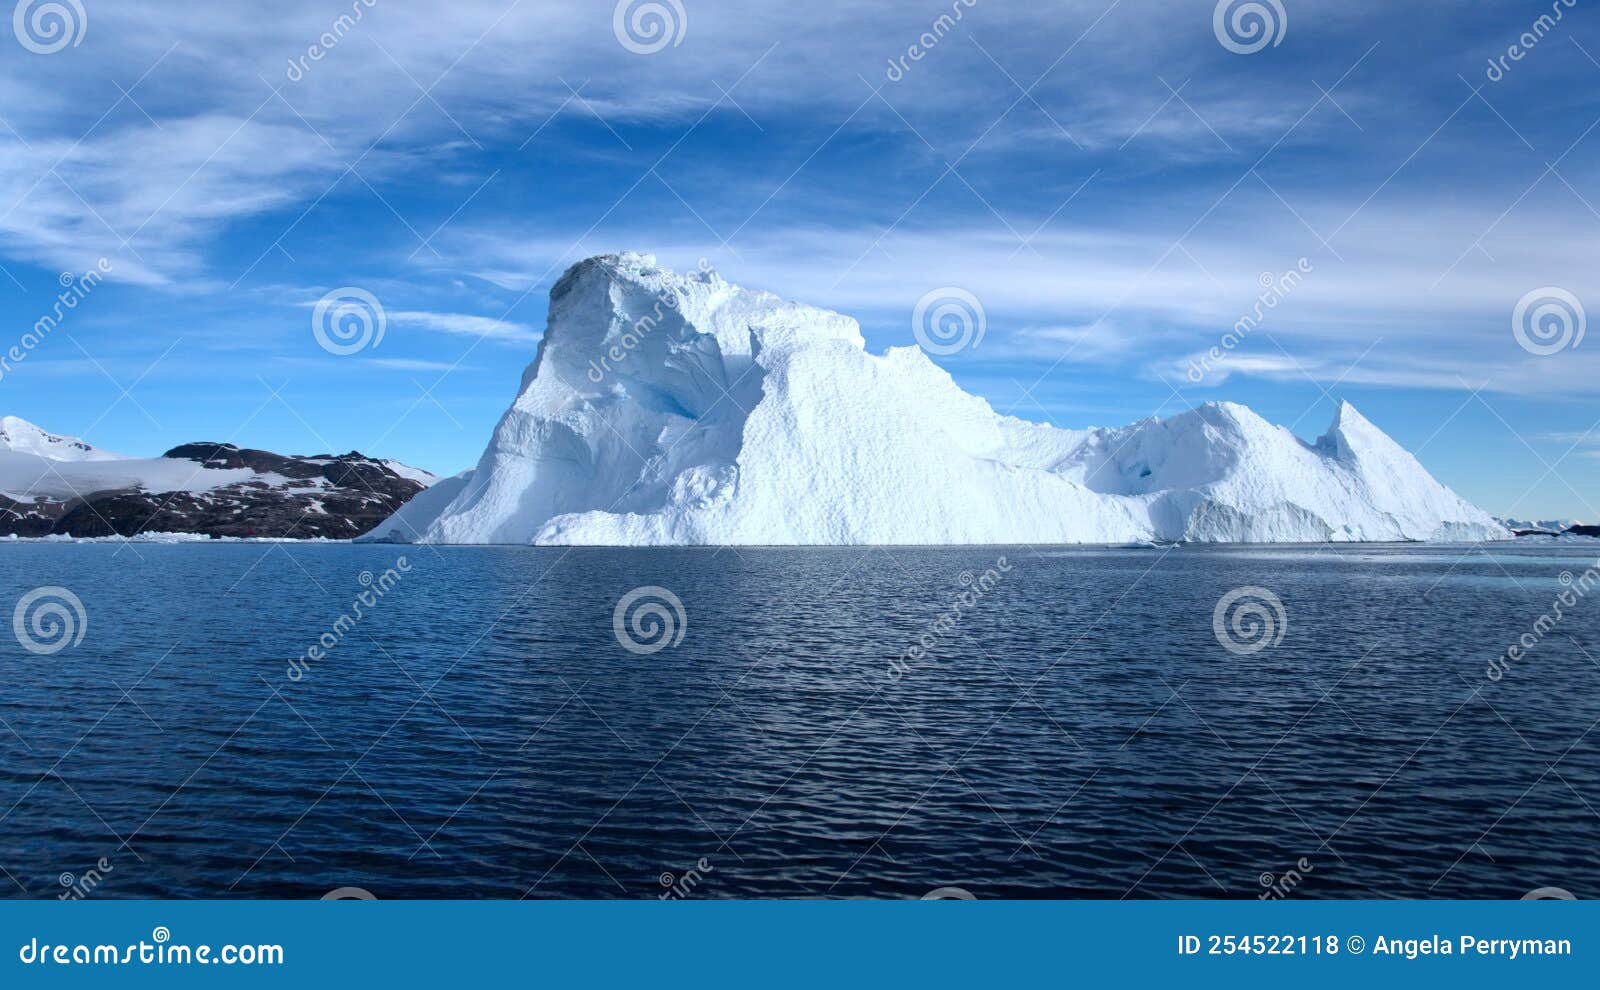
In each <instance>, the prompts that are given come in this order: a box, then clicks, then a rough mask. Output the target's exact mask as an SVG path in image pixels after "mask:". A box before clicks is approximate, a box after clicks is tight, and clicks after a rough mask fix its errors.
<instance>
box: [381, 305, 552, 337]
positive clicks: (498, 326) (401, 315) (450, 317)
mask: <svg viewBox="0 0 1600 990" xmlns="http://www.w3.org/2000/svg"><path fill="white" fill-rule="evenodd" d="M388 316H389V324H390V326H399V327H415V328H416V329H418V330H427V331H430V332H433V333H450V334H458V335H460V336H463V337H476V338H481V339H485V340H499V341H506V342H510V343H519V344H528V343H536V342H537V341H538V340H539V337H540V334H539V332H538V331H537V330H535V329H533V328H532V327H530V326H528V325H526V324H523V323H513V322H511V321H509V320H501V319H496V318H494V317H489V316H472V315H469V314H466V313H428V312H422V311H417V310H401V311H399V312H391V313H389V314H388Z"/></svg>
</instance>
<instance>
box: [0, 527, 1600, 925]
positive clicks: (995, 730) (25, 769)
mask: <svg viewBox="0 0 1600 990" xmlns="http://www.w3.org/2000/svg"><path fill="white" fill-rule="evenodd" d="M1596 547H1600V541H1597V543H1596ZM1596 556H1600V549H1593V548H1589V547H1587V546H1584V545H1579V544H1544V545H1532V546H1516V547H1491V548H1487V549H1480V548H1472V547H1459V548H1453V547H1438V546H1422V547H1372V546H1363V547H1343V548H1336V547H1307V548H1301V547H1271V548H1259V549H1222V548H1210V549H1207V548H1194V547H1182V548H1156V549H1107V550H1094V549H1084V550H1078V549H1057V548H1026V547H1009V548H960V549H937V550H928V549H911V548H871V549H869V548H855V549H739V550H737V551H735V550H727V549H724V550H699V549H683V550H602V549H573V550H562V549H526V548H461V547H441V548H428V547H392V546H350V545H261V544H231V545H174V546H154V545H128V546H118V545H110V544H97V545H31V544H22V545H7V546H3V547H0V560H3V563H0V604H3V605H4V608H5V609H6V610H7V611H8V612H13V618H14V619H16V620H17V621H15V622H14V623H13V626H12V627H11V628H10V629H5V630H0V663H3V664H4V687H3V691H0V720H3V721H0V868H3V870H4V875H3V876H0V889H4V890H6V891H7V893H9V894H10V895H11V896H15V897H34V898H50V897H77V896H87V897H206V898H214V897H244V898H257V897H284V898H316V897H322V896H324V895H326V894H328V893H330V892H332V891H335V890H345V889H346V888H355V889H356V891H364V892H367V893H370V894H371V895H373V896H376V897H380V898H410V897H430V898H521V897H569V898H571V897H579V898H658V897H669V898H676V897H697V898H699V897H874V898H917V897H923V896H926V895H929V894H930V893H932V892H935V891H938V892H939V895H938V896H966V895H968V894H970V895H971V896H974V897H978V898H995V897H1012V898H1030V897H1068V898H1076V897H1097V898H1099V897H1103V898H1121V897H1138V898H1165V897H1185V898H1188V897H1201V898H1204V897H1230V898H1256V897H1274V898H1275V897H1280V896H1286V897H1294V898H1301V897H1305V898H1345V897H1375V898H1432V897H1465V898H1517V897H1521V896H1523V895H1524V894H1526V893H1528V892H1529V891H1532V890H1535V889H1540V888H1561V889H1563V890H1566V891H1570V892H1571V893H1572V894H1573V895H1575V896H1579V897H1594V896H1600V857H1597V856H1596V854H1595V850H1596V849H1597V848H1600V841H1597V840H1600V813H1597V809H1600V736H1597V735H1595V734H1594V730H1595V729H1596V724H1597V721H1600V587H1596V588H1595V590H1594V591H1593V592H1590V593H1587V594H1583V593H1580V592H1581V591H1582V589H1583V588H1584V586H1585V584H1586V579H1585V578H1584V577H1583V575H1584V573H1585V571H1586V569H1588V568H1591V567H1593V566H1594V565H1595V563H1596V561H1595V557H1596ZM402 561H403V562H402ZM1567 582H1571V583H1570V584H1569V583H1567ZM639 588H647V589H648V588H655V589H657V590H647V591H645V592H642V593H639V594H631V593H633V592H634V591H635V589H639ZM39 589H43V590H42V591H41V590H39ZM1563 592H1566V593H1567V595H1568V598H1569V599H1570V600H1571V601H1572V602H1573V604H1570V605H1563V606H1562V612H1561V617H1560V618H1559V619H1555V620H1547V621H1546V622H1544V623H1542V624H1540V625H1538V626H1537V627H1536V623H1537V622H1538V620H1539V619H1540V617H1541V616H1545V615H1547V614H1549V613H1551V609H1552V605H1553V603H1555V602H1557V600H1558V598H1557V596H1559V595H1561V594H1562V593H1563ZM64 593H66V594H64ZM362 594H365V596H366V599H365V601H364V602H363V601H361V600H360V599H359V598H358V596H359V595H362ZM1224 599H1228V600H1229V601H1230V602H1232V605H1231V607H1229V609H1228V610H1227V611H1225V612H1224V614H1223V615H1222V616H1221V620H1220V624H1219V622H1218V621H1217V619H1218V616H1217V614H1216V612H1217V607H1218V603H1219V602H1221V601H1223V600H1224ZM619 602H621V603H622V604H623V614H622V615H621V616H620V620H621V631H620V632H619V630H618V625H617V622H616V621H615V620H617V619H618V618H619V616H618V615H617V610H618V605H619ZM358 603H359V604H360V609H359V612H360V615H359V618H357V617H355V615H356V611H357V609H356V607H355V606H356V605H357V604H358ZM52 605H53V606H55V610H54V611H51V608H52ZM17 608H20V611H21V614H20V615H18V614H16V612H15V611H14V609H17ZM80 608H81V610H80ZM1241 610H1242V611H1241ZM341 617H343V618H342V619H341ZM1234 619H1237V620H1238V625H1237V626H1235V625H1234V624H1233V623H1234ZM35 620H37V621H38V623H40V624H38V625H36V624H35ZM635 620H636V623H635ZM1219 625H1220V628H1219ZM1524 635H1526V636H1528V637H1529V638H1530V640H1531V641H1532V642H1533V644H1534V645H1533V646H1532V647H1531V648H1529V649H1527V650H1526V652H1525V653H1524V654H1523V655H1522V656H1521V657H1520V659H1517V660H1516V661H1515V662H1513V663H1511V664H1509V665H1508V666H1506V667H1505V668H1504V669H1503V670H1500V671H1497V674H1498V675H1499V676H1498V679H1495V678H1491V677H1490V676H1489V670H1490V665H1491V663H1492V662H1493V661H1495V660H1496V658H1499V657H1501V656H1502V655H1503V654H1504V652H1505V650H1506V649H1507V647H1508V646H1511V645H1513V644H1515V643H1517V642H1518V640H1519V638H1520V637H1523V636H1524ZM322 644H326V646H324V645H322ZM1230 646H1231V647H1232V648H1231V649H1230V648H1229V647H1230ZM313 647H316V650H317V652H316V653H312V652H309V651H311V649H312V648H313ZM50 650H55V652H46V651H50ZM651 651H653V652H651ZM345 893H346V894H347V895H352V894H355V891H350V890H345Z"/></svg>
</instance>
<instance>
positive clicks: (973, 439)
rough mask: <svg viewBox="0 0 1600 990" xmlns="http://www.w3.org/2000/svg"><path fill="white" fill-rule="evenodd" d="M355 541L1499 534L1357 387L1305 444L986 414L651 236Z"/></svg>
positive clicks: (833, 319) (904, 362) (821, 320)
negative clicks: (666, 257) (683, 259)
mask: <svg viewBox="0 0 1600 990" xmlns="http://www.w3.org/2000/svg"><path fill="white" fill-rule="evenodd" d="M364 538H365V539H377V540H393V541H398V542H412V541H420V542H429V543H466V544H529V543H531V544H536V545H606V546H660V545H763V544H782V545H852V544H853V545H861V544H920V545H929V544H1040V543H1050V544H1108V543H1109V544H1128V543H1148V542H1151V541H1161V542H1169V541H1194V542H1208V543H1216V542H1326V541H1420V540H1444V541H1479V540H1498V539H1508V538H1510V533H1509V532H1508V531H1507V530H1506V529H1505V528H1504V527H1502V526H1501V525H1500V524H1499V523H1497V522H1496V521H1495V520H1494V519H1493V518H1491V517H1490V516H1489V515H1488V514H1486V513H1484V512H1483V511H1481V510H1479V509H1478V508H1476V507H1475V506H1473V505H1471V504H1469V503H1468V502H1466V501H1464V500H1463V499H1461V498H1460V497H1458V496H1457V495H1456V494H1455V493H1453V492H1452V491H1450V490H1449V489H1448V488H1446V487H1445V486H1443V485H1441V484H1440V483H1439V482H1437V481H1435V480H1434V479H1433V477H1432V476H1430V475H1429V474H1428V472H1427V471H1426V470H1425V469H1424V468H1423V467H1422V465H1421V464H1420V463H1418V461H1417V459H1416V458H1415V457H1413V456H1412V455H1411V454H1410V453H1408V452H1407V451H1406V450H1404V449H1403V448H1402V447H1401V446H1400V445H1399V444H1397V443H1395V441H1393V440H1392V439H1390V438H1389V437H1388V436H1387V435H1385V434H1384V433H1383V431H1382V430H1380V429H1378V428H1377V427H1376V426H1374V425H1373V424H1372V423H1370V422H1368V421H1367V420H1366V419H1365V418H1364V417H1363V416H1362V415H1361V414H1360V413H1358V412H1357V411H1356V410H1355V408H1354V407H1352V406H1350V405H1349V404H1348V403H1346V404H1342V405H1341V406H1340V407H1339V410H1338V413H1337V415H1336V417H1335V419H1334V422H1333V425H1332V426H1331V428H1330V429H1329V430H1328V432H1327V433H1326V434H1325V435H1324V436H1322V437H1321V438H1320V439H1318V440H1317V441H1315V442H1306V441H1303V440H1301V439H1299V438H1298V437H1296V436H1295V435H1294V434H1293V433H1291V432H1290V431H1289V430H1287V429H1284V428H1283V427H1280V426H1274V425H1272V424H1270V423H1268V422H1267V421H1266V420H1264V419H1262V418H1261V417H1260V416H1258V415H1256V414H1255V413H1254V412H1252V411H1251V410H1249V409H1248V408H1246V407H1244V406H1241V405H1237V404H1234V403H1229V402H1208V403H1205V404H1204V405H1201V406H1199V407H1197V408H1194V409H1192V410H1190V411H1188V412H1184V413H1181V414H1179V415H1176V416H1172V417H1170V418H1167V419H1155V418H1151V419H1146V420H1143V421H1141V422H1138V423H1135V424H1133V425H1132V426H1127V427H1123V428H1120V429H1088V430H1065V429H1058V428H1056V427H1053V426H1049V425H1045V424H1040V423H1035V422H1029V421H1026V420H1022V419H1018V418H1014V417H1011V416H1005V415H1001V414H999V413H997V412H996V411H995V410H994V409H993V408H991V407H990V405H989V403H988V402H986V401H985V400H983V399H982V398H980V397H978V396H975V395H971V394H969V393H967V392H965V391H963V390H962V389H961V388H960V387H959V386H958V385H957V384H956V383H955V381H954V379H952V378H951V377H950V375H949V374H948V373H947V372H946V371H944V370H943V369H942V368H940V367H939V366H938V365H936V364H935V363H934V362H933V361H931V360H929V358H928V357H927V355H925V354H924V353H923V352H922V350H920V349H919V348H916V347H892V348H889V349H888V350H887V351H886V352H884V353H883V354H873V353H870V352H869V351H868V350H867V349H866V346H865V341H864V340H863V338H862V336H861V330H860V327H859V326H858V325H857V323H856V321H855V320H853V319H850V318H849V317H846V316H843V315H840V314H838V313H834V312H830V311H827V310H823V309H818V308H815V307H812V306H807V305H803V304H800V303H796V302H790V301H787V300H784V299H781V298H779V297H777V296H775V295H773V294H771V293H768V292H763V291H759V290H753V289H745V288H741V287H739V286H737V285H734V284H732V283H730V282H727V281H726V280H724V279H723V278H721V277H720V276H719V275H717V274H716V273H715V272H713V271H710V270H709V269H706V268H704V267H702V268H701V270H699V271H694V272H689V273H686V274H681V275H680V274H677V273H674V272H672V271H669V270H667V269H665V268H662V267H659V266H658V265H657V264H656V262H655V259H654V258H653V257H651V256H649V255H641V254H632V253H625V254H616V255H605V256H601V257H595V258H590V259H588V260H586V261H582V262H579V263H578V264H576V265H574V266H573V267H572V268H571V269H569V270H568V271H567V272H566V273H565V274H564V275H563V276H562V277H561V278H560V279H559V280H558V281H557V282H556V284H555V286H554V287H553V288H552V289H551V291H550V308H549V325H548V328H547V329H546V332H545V334H544V337H543V340H542V341H541V342H540V344H539V350H538V353H537V355H536V357H535V358H534V361H533V363H532V364H531V365H529V366H528V368H527V370H526V371H525V372H524V373H523V376H522V382H521V387H520V389H519V391H518V395H517V397H516V400H515V401H514V402H513V403H512V405H511V408H510V409H508V410H507V411H506V413H505V415H504V416H503V417H501V419H500V422H499V424H498V425H497V426H496V427H495V430H494V434H493V436H492V437H491V438H490V440H489V444H488V447H487V449H485V450H484V452H483V456H482V457H481V458H480V459H479V461H478V463H477V466H476V467H475V468H473V469H472V470H471V471H468V472H464V473H463V474H461V475H458V476H456V477H454V478H450V479H446V480H445V481H442V482H440V483H439V484H437V485H435V486H433V487H432V488H430V489H429V490H428V491H427V492H426V493H424V494H423V495H419V496H418V497H417V498H416V499H414V500H413V501H412V502H411V503H410V504H408V505H406V506H405V507H403V508H402V509H400V510H399V512H397V513H396V514H395V515H394V516H392V517H391V518H390V519H389V520H388V521H386V522H384V523H382V524H380V525H379V526H378V527H377V528H376V529H375V530H373V531H372V532H371V533H370V534H367V536H366V537H364Z"/></svg>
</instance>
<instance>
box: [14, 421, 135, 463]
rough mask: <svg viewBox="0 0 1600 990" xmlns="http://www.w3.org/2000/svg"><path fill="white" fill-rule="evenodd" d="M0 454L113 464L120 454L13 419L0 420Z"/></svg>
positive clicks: (120, 457) (120, 456) (119, 457)
mask: <svg viewBox="0 0 1600 990" xmlns="http://www.w3.org/2000/svg"><path fill="white" fill-rule="evenodd" d="M0 451H9V452H10V453H13V454H33V455H35V456H37V457H47V458H49V459H51V460H53V461H115V460H121V459H122V455H121V454H112V453H109V452H107V451H104V450H96V449H95V448H93V447H91V446H89V445H88V444H86V443H84V442H83V441H82V440H79V439H78V438H77V437H62V436H57V435H56V434H54V433H46V432H45V431H43V430H41V429H39V428H38V427H37V426H34V425H33V424H32V423H30V422H28V421H27V420H25V419H18V418H17V417H15V416H0Z"/></svg>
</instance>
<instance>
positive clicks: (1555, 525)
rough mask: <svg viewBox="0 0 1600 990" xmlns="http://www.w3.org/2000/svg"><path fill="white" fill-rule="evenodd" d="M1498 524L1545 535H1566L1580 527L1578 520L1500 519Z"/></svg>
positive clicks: (1507, 527) (1511, 528)
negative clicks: (1577, 526)
mask: <svg viewBox="0 0 1600 990" xmlns="http://www.w3.org/2000/svg"><path fill="white" fill-rule="evenodd" d="M1498 522H1499V523H1500V525H1502V526H1504V527H1505V528H1506V529H1510V530H1518V531H1533V530H1537V531H1539V532H1543V533H1565V532H1566V531H1567V530H1569V529H1571V528H1572V527H1573V526H1575V525H1578V521H1577V520H1576V519H1537V520H1528V519H1500V520H1498Z"/></svg>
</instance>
